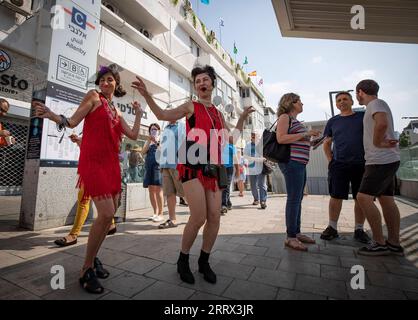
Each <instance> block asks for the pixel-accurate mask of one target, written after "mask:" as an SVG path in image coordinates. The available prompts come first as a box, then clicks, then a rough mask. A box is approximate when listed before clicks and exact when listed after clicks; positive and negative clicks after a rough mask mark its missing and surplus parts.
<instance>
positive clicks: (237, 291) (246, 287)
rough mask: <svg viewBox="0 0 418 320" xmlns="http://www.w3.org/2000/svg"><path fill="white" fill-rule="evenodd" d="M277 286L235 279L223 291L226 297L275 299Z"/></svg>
mask: <svg viewBox="0 0 418 320" xmlns="http://www.w3.org/2000/svg"><path fill="white" fill-rule="evenodd" d="M276 295H277V288H274V287H272V286H268V285H264V284H261V283H255V282H250V281H246V280H238V279H237V280H234V281H233V282H232V284H231V285H230V286H229V287H228V289H227V290H226V291H225V292H224V293H223V296H224V297H227V298H231V299H234V300H273V299H274V298H275V297H276Z"/></svg>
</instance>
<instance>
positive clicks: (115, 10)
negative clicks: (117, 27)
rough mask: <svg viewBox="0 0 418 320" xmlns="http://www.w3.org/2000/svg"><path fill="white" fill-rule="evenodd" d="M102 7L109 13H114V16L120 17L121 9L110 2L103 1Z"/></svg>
mask: <svg viewBox="0 0 418 320" xmlns="http://www.w3.org/2000/svg"><path fill="white" fill-rule="evenodd" d="M102 5H103V6H105V7H106V8H107V9H108V10H109V11H112V12H113V13H114V14H116V15H119V8H118V7H116V6H115V5H114V4H113V3H111V2H109V1H102Z"/></svg>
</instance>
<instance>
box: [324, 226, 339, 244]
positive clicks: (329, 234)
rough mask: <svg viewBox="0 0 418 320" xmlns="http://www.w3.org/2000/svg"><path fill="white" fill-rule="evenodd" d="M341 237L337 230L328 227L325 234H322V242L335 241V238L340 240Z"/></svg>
mask: <svg viewBox="0 0 418 320" xmlns="http://www.w3.org/2000/svg"><path fill="white" fill-rule="evenodd" d="M338 237H339V235H338V231H337V230H335V229H334V228H333V227H331V226H328V227H327V228H326V229H325V230H324V232H322V234H321V239H322V240H327V241H330V240H333V239H335V238H338Z"/></svg>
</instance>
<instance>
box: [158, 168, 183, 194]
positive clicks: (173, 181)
mask: <svg viewBox="0 0 418 320" xmlns="http://www.w3.org/2000/svg"><path fill="white" fill-rule="evenodd" d="M161 173H162V176H163V192H164V195H165V196H171V195H173V194H175V195H177V196H178V197H184V191H183V185H182V184H181V181H180V180H179V173H178V171H177V170H176V169H161Z"/></svg>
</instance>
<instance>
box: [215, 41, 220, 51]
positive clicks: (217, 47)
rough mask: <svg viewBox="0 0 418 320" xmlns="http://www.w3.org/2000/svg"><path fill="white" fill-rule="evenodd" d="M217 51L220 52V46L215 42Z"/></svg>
mask: <svg viewBox="0 0 418 320" xmlns="http://www.w3.org/2000/svg"><path fill="white" fill-rule="evenodd" d="M215 49H216V50H218V49H219V45H218V43H217V42H215Z"/></svg>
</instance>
